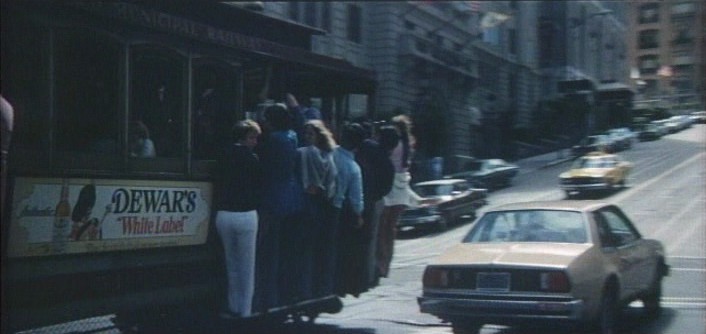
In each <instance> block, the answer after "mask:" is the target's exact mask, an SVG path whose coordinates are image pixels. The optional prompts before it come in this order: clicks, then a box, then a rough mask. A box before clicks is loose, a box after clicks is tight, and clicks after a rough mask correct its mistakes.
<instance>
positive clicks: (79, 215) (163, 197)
mask: <svg viewBox="0 0 706 334" xmlns="http://www.w3.org/2000/svg"><path fill="white" fill-rule="evenodd" d="M211 193H212V189H211V184H210V183H207V182H177V181H168V182H167V181H143V180H86V179H48V178H18V179H16V181H15V187H14V192H13V206H12V210H13V213H12V220H11V228H10V239H9V248H8V254H9V255H10V256H14V257H19V256H42V255H56V254H64V253H69V254H70V253H87V252H100V251H115V250H128V249H140V248H153V247H166V246H181V245H195V244H202V243H204V242H205V241H206V237H207V234H208V221H209V219H210V212H211V202H212V201H211V198H212V197H211V196H212V195H211Z"/></svg>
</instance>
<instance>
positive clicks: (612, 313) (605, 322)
mask: <svg viewBox="0 0 706 334" xmlns="http://www.w3.org/2000/svg"><path fill="white" fill-rule="evenodd" d="M620 311H621V310H620V306H619V305H618V293H617V291H616V288H615V287H614V285H608V286H607V287H606V289H605V290H604V291H603V295H602V296H601V307H600V310H599V312H598V319H597V322H596V325H597V328H598V333H600V334H614V333H616V332H617V331H616V327H617V325H618V322H619V318H620Z"/></svg>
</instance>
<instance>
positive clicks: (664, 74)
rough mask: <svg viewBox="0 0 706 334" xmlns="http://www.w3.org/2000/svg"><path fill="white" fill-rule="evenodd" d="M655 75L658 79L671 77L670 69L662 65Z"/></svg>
mask: <svg viewBox="0 0 706 334" xmlns="http://www.w3.org/2000/svg"><path fill="white" fill-rule="evenodd" d="M657 75H659V76H660V77H671V76H672V67H671V66H667V65H662V67H660V68H659V71H657Z"/></svg>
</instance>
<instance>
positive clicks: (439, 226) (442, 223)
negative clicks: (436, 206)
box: [436, 215, 452, 232]
mask: <svg viewBox="0 0 706 334" xmlns="http://www.w3.org/2000/svg"><path fill="white" fill-rule="evenodd" d="M451 220H452V218H451V216H449V215H443V216H442V217H441V218H440V219H439V221H438V222H437V223H436V230H437V231H439V232H444V231H446V230H448V229H449V224H451Z"/></svg>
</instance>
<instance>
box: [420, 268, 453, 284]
mask: <svg viewBox="0 0 706 334" xmlns="http://www.w3.org/2000/svg"><path fill="white" fill-rule="evenodd" d="M422 282H423V284H424V287H425V288H444V287H447V286H448V285H449V270H448V269H444V268H437V267H427V268H426V269H425V270H424V277H423V279H422Z"/></svg>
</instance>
